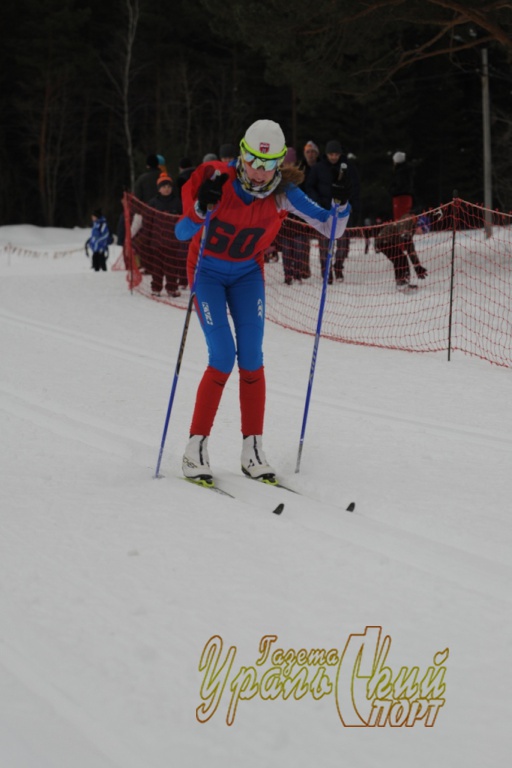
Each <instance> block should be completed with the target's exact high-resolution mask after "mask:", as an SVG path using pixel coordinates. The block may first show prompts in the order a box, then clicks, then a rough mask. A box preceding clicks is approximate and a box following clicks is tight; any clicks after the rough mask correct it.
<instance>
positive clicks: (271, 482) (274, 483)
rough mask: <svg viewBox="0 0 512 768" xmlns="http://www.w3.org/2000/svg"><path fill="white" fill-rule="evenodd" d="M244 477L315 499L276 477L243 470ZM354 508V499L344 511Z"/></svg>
mask: <svg viewBox="0 0 512 768" xmlns="http://www.w3.org/2000/svg"><path fill="white" fill-rule="evenodd" d="M244 477H246V478H247V479H248V480H253V481H255V482H257V483H260V484H261V485H268V486H269V487H270V488H281V490H283V491H288V492H289V493H295V494H296V495H297V496H302V497H304V498H306V499H311V500H312V501H316V499H312V497H311V496H309V495H308V494H306V493H302V492H301V491H298V490H296V489H295V488H290V486H289V485H284V484H283V483H281V482H279V480H278V479H277V478H274V480H271V479H269V478H265V477H251V476H250V475H248V474H246V473H245V472H244ZM355 508H356V503H355V501H351V502H350V504H349V505H348V507H347V508H346V511H347V512H353V511H354V510H355Z"/></svg>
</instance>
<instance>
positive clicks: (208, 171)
mask: <svg viewBox="0 0 512 768" xmlns="http://www.w3.org/2000/svg"><path fill="white" fill-rule="evenodd" d="M226 170H227V169H226V163H221V162H220V160H214V161H210V162H209V163H201V165H198V166H197V168H196V169H195V171H194V172H193V173H192V175H191V176H190V178H189V180H188V181H187V182H186V183H185V184H184V185H183V189H182V190H181V199H182V202H183V216H187V217H188V218H189V219H191V220H192V221H195V222H196V224H201V223H202V222H203V221H204V217H203V218H201V217H200V216H198V215H197V213H196V212H195V210H194V204H195V202H196V200H197V193H198V192H199V187H200V186H201V184H202V183H203V181H205V180H206V179H209V178H211V177H212V176H213V174H214V173H215V171H220V172H221V173H226Z"/></svg>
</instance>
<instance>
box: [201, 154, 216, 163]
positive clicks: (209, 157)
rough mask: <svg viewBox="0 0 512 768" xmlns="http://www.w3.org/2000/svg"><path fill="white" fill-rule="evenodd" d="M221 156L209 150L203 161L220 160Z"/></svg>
mask: <svg viewBox="0 0 512 768" xmlns="http://www.w3.org/2000/svg"><path fill="white" fill-rule="evenodd" d="M218 159H219V158H218V157H217V155H216V154H215V152H207V153H206V155H205V156H204V157H203V163H211V161H212V160H218Z"/></svg>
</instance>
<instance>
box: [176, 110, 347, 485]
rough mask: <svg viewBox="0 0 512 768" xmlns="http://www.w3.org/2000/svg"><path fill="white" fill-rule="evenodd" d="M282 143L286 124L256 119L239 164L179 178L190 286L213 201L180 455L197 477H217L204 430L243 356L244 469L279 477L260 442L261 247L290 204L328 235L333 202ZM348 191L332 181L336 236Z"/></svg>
mask: <svg viewBox="0 0 512 768" xmlns="http://www.w3.org/2000/svg"><path fill="white" fill-rule="evenodd" d="M286 150H287V148H286V145H285V138H284V134H283V132H282V130H281V128H280V126H279V125H278V124H277V123H275V122H273V121H272V120H257V121H256V122H255V123H253V124H252V125H251V126H250V127H249V128H248V129H247V131H246V134H245V136H244V138H243V139H242V141H241V142H240V154H239V157H238V159H237V160H236V163H233V164H232V165H230V166H228V167H226V164H225V163H221V162H220V161H211V162H207V163H203V164H201V165H200V166H199V167H198V168H197V169H196V170H195V171H194V173H193V174H192V176H191V178H190V180H189V181H188V182H187V184H186V185H185V186H184V187H183V215H182V217H181V218H180V219H179V221H178V222H177V224H176V227H175V233H176V237H177V238H178V239H179V240H189V239H190V238H192V240H191V243H190V246H189V251H188V259H187V269H188V277H189V283H190V285H193V284H194V274H195V268H196V263H197V259H198V255H199V248H200V239H201V232H200V230H201V229H202V225H203V223H204V220H205V217H206V214H207V209H208V207H209V206H210V207H211V206H214V208H213V211H212V213H211V219H210V224H209V229H208V233H207V239H206V243H205V248H204V253H203V258H202V261H201V264H200V269H199V271H198V273H197V275H196V282H195V289H196V297H195V298H196V311H197V314H198V317H199V320H200V323H201V327H202V330H203V333H204V335H205V339H206V344H207V347H208V367H207V368H206V371H205V373H204V375H203V378H202V380H201V382H200V384H199V388H198V391H197V395H196V402H195V408H194V413H193V416H192V423H191V426H190V439H189V442H188V444H187V446H186V449H185V453H184V456H183V463H182V469H183V474H184V475H185V477H187V478H189V479H192V480H195V481H200V482H204V483H207V484H212V483H213V478H212V472H211V469H210V461H209V456H208V437H209V435H210V431H211V429H212V426H213V422H214V419H215V415H216V412H217V409H218V406H219V403H220V399H221V396H222V392H223V389H224V385H225V384H226V381H227V380H228V378H229V375H230V373H231V370H232V368H233V366H234V363H235V358H237V362H238V367H239V376H240V382H239V397H240V410H241V427H242V435H243V441H242V457H241V462H242V471H243V472H244V473H245V474H246V475H248V476H249V477H251V478H253V479H259V480H265V481H267V482H276V479H275V471H274V469H273V468H272V467H271V466H270V465H269V463H268V462H267V459H266V457H265V454H264V452H263V447H262V435H263V420H264V411H265V373H264V368H263V350H262V346H263V326H264V320H265V286H264V252H265V250H266V249H267V248H269V247H270V245H271V244H272V242H273V241H274V240H275V238H276V236H277V233H278V232H279V230H280V228H281V224H282V222H283V220H284V218H285V217H286V215H287V214H288V213H294V214H296V215H297V216H300V218H301V219H303V220H304V221H305V222H307V223H308V224H310V225H311V226H313V227H314V228H315V229H317V230H318V232H320V233H321V234H323V235H325V236H329V234H330V231H331V226H332V218H331V211H329V210H326V209H325V208H321V207H320V206H319V205H317V204H316V203H314V202H313V201H312V200H310V199H309V198H308V197H307V196H306V195H305V194H304V192H303V191H302V190H300V189H299V187H298V185H299V184H301V182H302V180H303V173H302V171H300V170H299V169H298V168H296V167H294V166H292V165H290V166H288V165H283V160H284V157H285V154H286ZM349 191H350V190H349V189H348V188H347V183H346V182H345V181H344V180H343V179H342V180H341V181H336V182H334V183H333V186H332V195H333V198H335V199H336V200H337V201H340V202H341V203H343V205H340V207H339V208H338V220H337V223H336V233H335V234H336V237H337V238H339V237H341V236H342V235H343V232H344V230H345V227H346V222H347V219H348V216H349V214H350V205H349V204H348V203H347V200H348V195H349ZM228 309H229V312H230V314H231V318H232V320H233V324H234V330H235V339H233V334H232V332H231V329H230V325H229V322H228Z"/></svg>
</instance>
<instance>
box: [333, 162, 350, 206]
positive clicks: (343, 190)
mask: <svg viewBox="0 0 512 768" xmlns="http://www.w3.org/2000/svg"><path fill="white" fill-rule="evenodd" d="M340 177H341V178H340ZM340 177H338V178H336V179H335V180H334V181H333V183H332V184H331V197H332V199H333V200H335V201H336V202H337V203H340V205H345V203H347V202H348V200H349V198H350V193H351V191H352V184H351V183H350V176H349V175H348V173H347V166H346V165H345V164H344V163H342V164H341V169H340Z"/></svg>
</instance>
